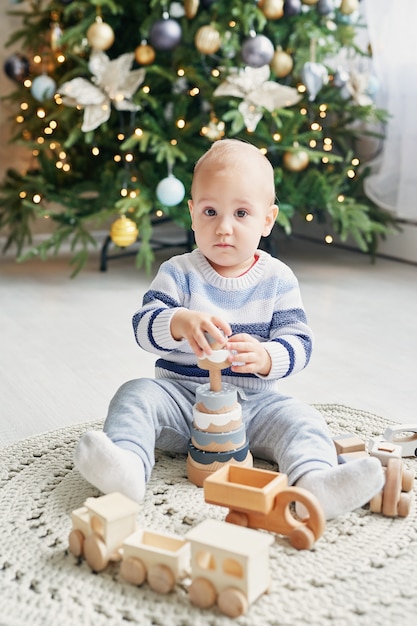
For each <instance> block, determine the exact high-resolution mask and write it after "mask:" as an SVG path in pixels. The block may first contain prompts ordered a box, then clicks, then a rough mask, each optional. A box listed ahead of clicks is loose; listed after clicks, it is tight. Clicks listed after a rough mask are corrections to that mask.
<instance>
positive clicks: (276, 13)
mask: <svg viewBox="0 0 417 626" xmlns="http://www.w3.org/2000/svg"><path fill="white" fill-rule="evenodd" d="M258 6H259V8H260V9H261V11H262V13H263V14H264V15H265V17H266V18H268V20H279V18H280V17H282V16H283V15H284V0H262V2H259V4H258Z"/></svg>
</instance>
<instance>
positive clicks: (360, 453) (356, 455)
mask: <svg viewBox="0 0 417 626" xmlns="http://www.w3.org/2000/svg"><path fill="white" fill-rule="evenodd" d="M365 456H369V454H368V453H367V452H366V450H356V451H355V452H344V453H343V454H338V455H337V461H338V463H339V464H342V463H349V461H355V460H356V459H362V458H363V457H365Z"/></svg>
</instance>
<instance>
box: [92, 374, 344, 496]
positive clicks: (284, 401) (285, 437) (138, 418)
mask: <svg viewBox="0 0 417 626" xmlns="http://www.w3.org/2000/svg"><path fill="white" fill-rule="evenodd" d="M200 384H201V382H194V381H182V380H181V381H180V380H172V379H151V378H140V379H137V380H131V381H129V382H127V383H125V384H124V385H122V386H121V387H120V389H119V390H118V391H117V393H116V395H115V396H114V398H113V399H112V401H111V403H110V406H109V412H108V415H107V418H106V421H105V424H104V432H105V433H106V434H107V435H108V437H109V438H110V439H111V440H112V441H113V443H115V444H117V445H118V446H120V447H121V448H125V449H128V450H131V451H133V452H135V453H136V454H138V455H139V456H140V457H141V459H142V460H143V463H144V466H145V475H146V479H147V480H149V477H150V474H151V471H152V468H153V466H154V464H155V454H154V452H155V448H159V449H161V450H165V451H169V452H179V453H186V452H187V444H188V441H189V439H190V426H191V422H192V407H193V404H194V403H195V389H196V387H197V386H198V385H200ZM240 391H241V390H239V392H240ZM239 399H240V402H241V405H242V416H243V421H244V424H245V427H246V434H247V438H248V440H249V446H250V450H251V452H252V454H253V456H254V457H259V458H262V459H266V460H269V461H273V462H275V463H277V464H278V467H279V471H280V472H283V473H285V474H287V476H288V481H289V484H290V485H293V484H294V483H296V482H297V480H298V479H299V478H301V476H302V475H303V474H305V473H306V472H309V471H311V470H316V469H326V468H328V467H332V466H335V465H337V456H336V451H335V447H334V444H333V442H332V439H331V437H330V434H329V432H328V428H327V425H326V423H325V421H324V419H323V417H322V416H321V414H320V413H319V412H318V411H317V410H316V409H314V408H313V407H311V406H309V405H306V404H303V403H301V402H298V401H297V400H295V399H294V398H291V397H288V396H284V395H282V394H281V393H279V392H278V391H272V392H271V391H268V392H265V391H247V390H244V391H242V392H241V393H240V398H239Z"/></svg>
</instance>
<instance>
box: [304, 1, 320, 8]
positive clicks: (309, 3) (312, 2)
mask: <svg viewBox="0 0 417 626" xmlns="http://www.w3.org/2000/svg"><path fill="white" fill-rule="evenodd" d="M318 1H319V0H301V2H302V3H303V4H308V5H309V6H310V7H312V6H313V4H317V3H318Z"/></svg>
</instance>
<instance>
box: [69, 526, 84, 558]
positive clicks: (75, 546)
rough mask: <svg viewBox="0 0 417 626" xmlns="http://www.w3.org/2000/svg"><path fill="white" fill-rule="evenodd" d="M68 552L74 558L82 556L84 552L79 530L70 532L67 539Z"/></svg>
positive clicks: (82, 539)
mask: <svg viewBox="0 0 417 626" xmlns="http://www.w3.org/2000/svg"><path fill="white" fill-rule="evenodd" d="M68 545H69V551H70V552H71V554H73V555H74V556H82V554H83V551H84V535H83V533H82V532H81V530H79V529H76V530H72V531H71V532H70V534H69V537H68Z"/></svg>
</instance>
